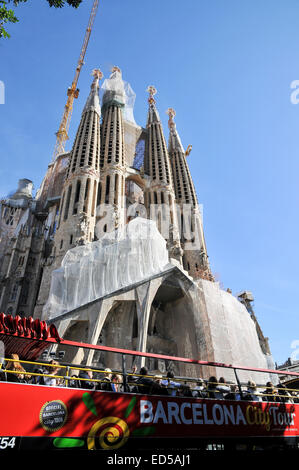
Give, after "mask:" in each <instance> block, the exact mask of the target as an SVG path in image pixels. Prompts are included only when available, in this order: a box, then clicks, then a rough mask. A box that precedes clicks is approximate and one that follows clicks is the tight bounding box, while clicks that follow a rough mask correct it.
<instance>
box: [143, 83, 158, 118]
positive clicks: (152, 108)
mask: <svg viewBox="0 0 299 470" xmlns="http://www.w3.org/2000/svg"><path fill="white" fill-rule="evenodd" d="M146 91H147V92H148V93H149V97H148V100H147V101H148V103H149V110H148V115H147V126H149V125H150V124H153V123H154V122H160V116H159V113H158V111H157V108H156V106H155V105H156V100H155V98H154V95H155V94H156V93H157V90H156V88H155V87H154V86H153V85H150V86H148V87H147V89H146Z"/></svg>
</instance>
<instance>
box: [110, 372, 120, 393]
mask: <svg viewBox="0 0 299 470" xmlns="http://www.w3.org/2000/svg"><path fill="white" fill-rule="evenodd" d="M122 383H123V378H122V376H121V375H120V374H112V376H111V388H112V390H113V392H121V391H122Z"/></svg>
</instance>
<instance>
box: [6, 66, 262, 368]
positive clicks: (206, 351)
mask: <svg viewBox="0 0 299 470" xmlns="http://www.w3.org/2000/svg"><path fill="white" fill-rule="evenodd" d="M102 78H103V76H102V73H101V72H100V70H98V69H96V70H94V71H93V81H92V84H91V90H90V93H89V96H88V98H87V101H86V104H85V106H84V109H83V111H82V115H81V120H80V123H79V126H78V129H77V133H76V137H75V140H74V143H73V147H72V150H71V151H70V152H68V153H64V154H62V155H59V156H58V157H57V158H56V159H55V161H53V162H51V164H50V165H49V166H48V169H47V172H46V175H45V177H44V179H43V181H42V184H41V186H40V188H39V190H38V191H37V193H36V196H35V197H33V195H32V187H33V183H32V181H30V180H28V179H22V180H20V181H19V187H18V189H17V191H16V192H15V193H14V194H12V195H10V196H9V197H7V198H5V199H3V200H2V201H1V215H0V311H3V312H5V313H7V314H9V313H10V314H12V315H20V316H33V317H34V318H40V319H43V320H51V321H54V322H55V323H56V324H57V326H58V327H59V329H60V334H61V335H62V336H63V337H65V338H67V339H74V340H79V341H86V342H90V343H93V344H96V343H101V344H105V345H107V346H118V347H124V348H128V349H137V350H140V351H147V352H155V353H160V354H168V355H174V356H175V355H177V356H180V357H194V358H197V359H202V360H207V361H219V362H229V363H232V362H233V361H234V359H235V358H236V359H238V362H239V359H240V358H243V359H242V360H243V363H244V364H243V365H252V366H255V367H258V366H260V367H266V366H267V365H268V363H267V361H268V359H269V358H270V357H271V354H270V350H269V346H268V342H267V339H266V338H264V336H263V334H262V332H261V330H260V327H259V326H258V323H257V321H255V322H253V321H252V318H251V316H250V314H249V312H248V310H247V309H246V307H245V306H244V303H242V302H240V300H239V299H237V298H235V297H233V296H232V295H231V293H229V292H225V291H223V290H222V289H221V288H220V287H219V285H218V283H216V282H215V280H214V278H213V275H212V273H211V269H210V265H209V260H208V253H207V247H206V242H205V237H204V231H203V223H202V216H201V211H200V206H199V203H198V200H197V195H196V191H195V188H194V184H193V181H192V177H191V174H190V170H189V167H188V162H187V160H188V155H189V153H190V150H191V146H188V147H187V149H184V147H183V145H182V142H181V140H180V136H179V133H178V130H177V128H176V124H175V111H174V109H172V108H169V109H168V110H167V114H168V116H169V119H168V127H169V136H168V144H167V141H166V137H165V134H164V130H163V127H162V124H161V119H160V115H159V112H158V109H157V105H156V100H155V94H156V89H155V88H154V87H153V86H149V87H148V90H147V91H148V93H149V97H148V114H147V122H146V127H142V126H139V125H137V124H136V122H135V120H134V116H133V104H134V98H135V97H134V93H133V91H132V89H131V87H130V85H129V84H128V83H127V82H125V81H124V80H123V78H122V73H121V71H120V69H119V68H118V67H113V69H112V72H111V75H110V77H109V78H107V79H106V80H104V82H103V84H102V85H100V83H101V80H102ZM100 91H101V95H102V99H101V100H100V96H99V92H100ZM136 219H140V220H143V221H146V220H150V221H154V223H155V226H156V227H157V231H158V232H159V236H161V240H163V243H164V241H165V250H164V248H163V250H164V251H163V255H161V256H162V258H163V256H164V255H165V256H166V255H167V258H168V259H167V263H166V264H165V266H163V267H161V266H160V265H159V268H158V264H159V263H158V260H157V263H158V264H157V265H155V266H152V269H151V270H147V257H149V258H148V264H150V259H156V258H157V257H156V258H155V256H153V258H151V255H149V254H148V252H147V251H146V252H143V253H142V249H143V248H140V250H141V252H138V249H139V248H138V249H137V248H134V249H136V250H137V251H136V252H135V251H134V250H133V248H132V246H133V245H132V244H130V243H129V244H128V245H126V246H128V247H129V248H126V249H125V251H126V253H125V254H126V255H130V254H132V258H130V260H131V261H124V259H125V258H124V253H123V251H121V249H120V248H119V247H120V244H117V243H115V245H113V249H111V250H110V251H109V249H110V248H111V246H112V245H111V240H110V241H109V247H110V248H109V249H107V250H106V245H105V244H104V245H103V244H102V242H101V243H100V244H99V242H100V241H101V240H102V239H103V240H106V239H107V234H110V233H124V231H126V230H127V227H128V226H130V227H134V226H136V227H139V228H140V226H141V225H140V224H139V223H138V221H137V222H136V223H135V222H134V220H136ZM134 223H135V225H134ZM138 224H139V225H138ZM103 237H104V238H103ZM108 238H109V237H108ZM156 238H157V237H156ZM161 240H160V241H161ZM129 241H130V240H129ZM107 243H108V242H107ZM107 243H106V244H107ZM123 243H124V242H123ZM163 243H162V245H163ZM162 245H161V243H160V245H159V246H162ZM103 246H104V247H105V250H106V251H105V253H111V254H110V255H109V256H110V258H109V259H108V261H107V259H106V260H105V261H103V265H99V262H98V261H97V258H96V257H95V255H94V254H93V255H92V256H93V257H92V261H91V258H90V261H88V260H89V258H88V256H89V255H88V254H86V253H90V252H92V250H93V249H94V250H100V249H102V250H104V248H103ZM134 246H135V245H134ZM136 246H137V245H136ZM138 246H139V245H138ZM140 246H141V245H140ZM142 246H143V245H142ZM155 246H156V245H153V248H152V249H153V250H155ZM146 249H147V248H146ZM161 249H162V248H161ZM86 250H87V251H86ZM88 250H89V251H88ZM113 250H114V253H116V251H117V253H119V255H115V256H114V261H113V262H112V261H111V259H112V257H113V256H112V254H113ZM130 250H131V251H130ZM131 252H132V253H131ZM161 253H162V252H161ZM83 254H84V255H83ZM73 255H74V256H77V258H76V260H75V261H76V263H78V259H79V261H80V258H78V257H80V256H85V257H86V260H87V261H88V262H87V261H86V263H85V265H84V270H85V271H84V273H85V274H84V276H85V277H84V279H85V280H86V279H89V276H92V272H93V271H92V270H93V269H94V268H93V267H94V266H95V265H97V266H96V269H99V266H100V271H94V272H97V278H96V281H95V288H94V289H93V293H92V294H90V295H89V296H85V297H84V296H83V297H82V298H84V300H83V301H82V300H81V301H79V300H78V302H77V303H73V304H72V303H68V304H67V305H66V306H65V307H64V310H63V309H61V310H59V308H60V307H59V305H58V304H57V305H58V308H57V314H55V308H54V312H53V311H52V312H51V313H49V309H48V306H49V299H50V301H51V298H53V276H54V277H55V275H56V274H57V273H60V274H59V275H61V273H62V272H63V276H64V282H65V284H63V286H64V291H66V290H67V286H69V285H71V284H70V283H71V280H72V279H73V278H72V279H71V277H70V278H68V277H67V276H70V274H68V273H69V272H71V271H70V265H69V264H67V263H73V266H74V261H72V260H73V259H75V258H72V256H73ZM153 255H155V253H153ZM117 256H119V257H117ZM134 256H135V260H136V261H134ZM138 256H141V258H140V262H139V263H140V266H142V269H143V271H142V274H140V275H139V277H138V276H137V277H136V276H135V278H134V275H131V277H130V276H129V277H128V276H126V275H125V274H124V273H125V271H126V269H130V266H128V263H131V264H132V268H133V265H134V262H136V263H137V259H138ZM126 259H129V257H128V258H126ZM70 260H71V261H70ZM109 263H111V268H109V266H110V264H109ZM125 263H126V264H125ZM153 263H154V262H153ZM107 264H108V267H107ZM154 264H155V263H154ZM78 266H80V269H81V266H82V263H81V264H79V265H78ZM101 266H102V268H103V269H102V271H101ZM108 268H109V269H108ZM113 269H114V270H115V276H114V277H115V278H117V279H122V280H121V281H119V283H117V282H116V284H115V289H114V290H112V291H111V292H110V291H109V292H108V291H107V288H106V290H105V289H103V290H102V291H97V288H96V285H97V283H98V282H100V278H101V277H103V276H104V273H107V272H109V273H111V272H112V270H113ZM155 269H156V270H155ZM105 270H108V271H105ZM78 272H79V271H78ZM82 272H83V271H82ZM132 272H133V271H131V273H132ZM134 272H135V271H134ZM53 273H54V274H53ZM55 273H56V274H55ZM80 273H81V271H80ZM101 273H102V276H101ZM72 276H73V277H74V274H72ZM80 276H81V274H80V275H79V274H78V275H77V281H78V284H76V285H78V289H79V290H80V288H82V289H83V287H82V286H83V285H84V282H85V281H84V282H83V279H81V278H80ZM82 276H83V274H82ZM105 276H107V274H105ZM56 277H57V276H56ZM81 281H82V282H81ZM91 282H94V281H90V283H89V284H88V286H87V288H86V289H87V290H88V288H89V285H90V284H91ZM101 282H102V281H101ZM112 284H113V283H112ZM51 293H52V294H51ZM51 295H52V297H51ZM62 295H64V294H62V293H57V292H54V297H55V299H56V301H57V302H58V303H59V302H60V301H61V299H60V298H59V296H60V297H61V296H62ZM57 298H58V300H57ZM78 298H79V297H78ZM80 298H81V297H80ZM55 305H56V304H55ZM58 312H59V314H58ZM232 325H233V326H232ZM250 349H251V351H249V350H250ZM68 359H69V360H72V361H75V362H77V363H80V362H85V363H89V364H97V365H99V364H102V365H109V366H111V367H118V366H119V364H118V362H117V359H115V358H114V357H113V356H112V355H111V357H110V356H109V355H107V354H106V355H104V354H98V355H93V354H89V355H86V354H84V352H82V351H81V353H78V354H77V355H76V357H68ZM107 363H109V364H107ZM148 365H149V367H150V368H151V370H155V371H160V372H165V371H166V370H167V369H170V368H172V369H174V368H175V367H176V365H175V364H161V363H158V362H157V361H154V362H153V363H150V364H148ZM180 367H183V369H182V370H177V373H180V374H189V375H190V374H191V375H194V370H193V371H191V370H188V367H189V366H180ZM210 373H215V370H212V368H210V369H208V368H207V370H206V373H204V371H200V374H201V375H207V374H210ZM196 374H197V375H199V373H198V371H197V372H196Z"/></svg>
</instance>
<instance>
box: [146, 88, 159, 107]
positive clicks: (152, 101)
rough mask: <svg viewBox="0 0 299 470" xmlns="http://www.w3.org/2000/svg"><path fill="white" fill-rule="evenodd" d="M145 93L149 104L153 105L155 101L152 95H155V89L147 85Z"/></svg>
mask: <svg viewBox="0 0 299 470" xmlns="http://www.w3.org/2000/svg"><path fill="white" fill-rule="evenodd" d="M146 91H147V92H148V93H149V98H148V102H149V104H155V103H156V101H155V99H154V95H155V94H156V93H157V90H156V88H155V87H154V86H153V85H149V86H148V87H147V89H146Z"/></svg>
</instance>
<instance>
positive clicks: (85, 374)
mask: <svg viewBox="0 0 299 470" xmlns="http://www.w3.org/2000/svg"><path fill="white" fill-rule="evenodd" d="M92 377H93V372H92V370H91V369H84V370H80V371H79V379H83V380H78V382H79V384H78V385H79V388H87V389H88V390H94V388H95V382H93V381H92V380H89V379H92Z"/></svg>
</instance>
